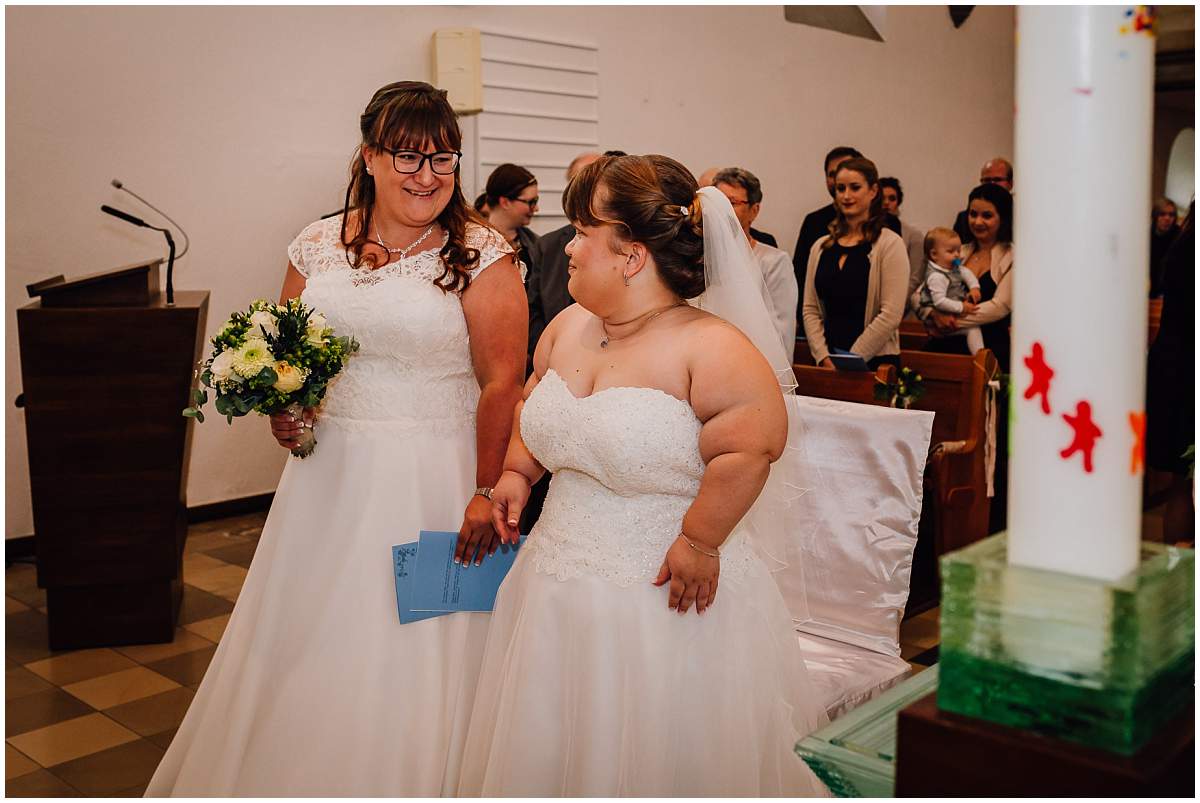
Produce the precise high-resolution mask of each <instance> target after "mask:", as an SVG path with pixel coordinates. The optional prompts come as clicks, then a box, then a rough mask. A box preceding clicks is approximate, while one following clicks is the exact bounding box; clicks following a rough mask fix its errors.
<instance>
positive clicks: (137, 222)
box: [100, 204, 182, 307]
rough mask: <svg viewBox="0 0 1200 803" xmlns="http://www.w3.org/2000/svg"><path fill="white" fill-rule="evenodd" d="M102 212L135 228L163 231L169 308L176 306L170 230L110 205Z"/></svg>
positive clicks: (173, 248) (173, 254) (173, 246)
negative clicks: (152, 224) (165, 244)
mask: <svg viewBox="0 0 1200 803" xmlns="http://www.w3.org/2000/svg"><path fill="white" fill-rule="evenodd" d="M100 211H101V212H103V213H104V214H106V215H112V216H113V217H115V218H120V219H121V220H124V221H125V222H126V223H131V224H133V225H134V226H140V227H141V228H144V229H154V230H155V231H161V232H162V233H163V236H164V237H166V238H167V253H168V256H167V306H168V307H173V306H175V285H174V282H173V281H172V279H173V273H174V270H175V238H174V237H172V236H171V231H170V229H160V228H159V227H158V226H151V225H150V224H149V223H147V222H146V221H144V220H142V219H141V218H140V217H134V216H133V215H131V214H129V213H128V212H122V211H121V210H120V209H114V208H113V207H111V206H109V205H108V204H101V205H100ZM164 217H166V216H165V215H164ZM181 231H182V230H181Z"/></svg>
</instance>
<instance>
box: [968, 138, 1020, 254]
mask: <svg viewBox="0 0 1200 803" xmlns="http://www.w3.org/2000/svg"><path fill="white" fill-rule="evenodd" d="M979 183H980V184H999V185H1000V186H1001V187H1003V188H1004V189H1006V190H1008V191H1009V192H1012V191H1013V166H1012V162H1010V161H1008V160H1007V159H1005V158H1003V157H1001V156H997V157H996V158H995V159H989V160H988V161H987V162H985V163H984V165H983V167H981V168H980V169H979ZM954 231H955V233H956V234H957V235H958V239H960V240H962V241H963V242H964V243H968V242H970V241H971V240H973V239H974V237H972V236H971V224H970V223H968V222H967V210H965V209H964V210H963V211H961V212H959V213H958V217H956V218H954Z"/></svg>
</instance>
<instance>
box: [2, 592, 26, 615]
mask: <svg viewBox="0 0 1200 803" xmlns="http://www.w3.org/2000/svg"><path fill="white" fill-rule="evenodd" d="M27 610H29V606H28V605H26V604H25V603H24V602H21V600H19V599H13V598H12V597H9V596H5V597H4V613H5V614H10V613H17V612H19V611H27Z"/></svg>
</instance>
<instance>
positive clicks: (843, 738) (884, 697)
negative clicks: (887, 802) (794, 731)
mask: <svg viewBox="0 0 1200 803" xmlns="http://www.w3.org/2000/svg"><path fill="white" fill-rule="evenodd" d="M937 682H938V668H937V667H936V666H935V667H931V668H930V669H926V670H924V671H922V672H921V673H919V674H918V675H916V676H915V677H911V678H908V679H907V680H905V681H903V682H902V683H899V684H897V685H896V686H894V687H893V688H891V689H888V690H887V691H886V692H884V693H883V694H881V695H879V696H878V697H876V698H875V699H874V700H871V701H870V702H867V703H864V704H863V705H860V706H859V707H858V708H855V709H854V710H853V711H851V712H850V713H848V714H846V715H845V716H842V717H839V718H837V719H835V720H834V721H833V722H831V723H829V724H828V725H826V726H825V727H824V728H821V729H820V730H818V731H815V732H814V733H810V734H809V735H808V736H806V737H804V738H803V739H801V740H800V741H799V743H797V744H796V753H797V755H799V756H800V757H801V758H803V759H804V761H805V763H806V764H808V766H809V768H810V769H811V770H812V771H813V772H814V773H815V774H816V776H817V777H818V778H820V779H821V782H822V783H824V784H825V785H826V786H828V787H829V790H830V791H831V792H833V794H834V795H835V796H836V797H892V796H893V789H894V787H895V784H896V717H897V716H898V715H899V713H900V709H902V708H905V707H907V706H908V705H909V704H910V703H913V702H915V701H917V700H919V699H921V698H922V697H924V696H925V695H927V694H929V693H930V692H932V691H933V690H934V689H935V688H936V687H937Z"/></svg>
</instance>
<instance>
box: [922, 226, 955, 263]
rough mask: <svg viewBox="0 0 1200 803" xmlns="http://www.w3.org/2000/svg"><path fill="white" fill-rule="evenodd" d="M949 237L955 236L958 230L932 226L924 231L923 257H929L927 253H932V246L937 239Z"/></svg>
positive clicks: (935, 243)
mask: <svg viewBox="0 0 1200 803" xmlns="http://www.w3.org/2000/svg"><path fill="white" fill-rule="evenodd" d="M950 237H955V238H957V237H958V232H956V231H955V230H954V229H948V228H946V227H945V226H934V227H933V228H932V229H930V230H929V231H927V232H925V258H926V259H929V255H930V254H932V253H933V247H934V246H935V245H937V241H938V240H939V239H941V238H945V239H949V238H950Z"/></svg>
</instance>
